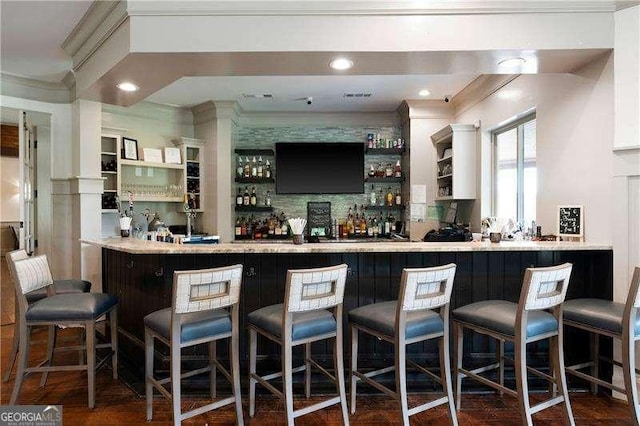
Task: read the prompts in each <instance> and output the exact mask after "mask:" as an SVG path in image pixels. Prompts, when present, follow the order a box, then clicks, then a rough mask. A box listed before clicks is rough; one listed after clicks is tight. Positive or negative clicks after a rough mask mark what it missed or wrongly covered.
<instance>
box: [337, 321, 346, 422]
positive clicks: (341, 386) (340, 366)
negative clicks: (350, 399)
mask: <svg viewBox="0 0 640 426" xmlns="http://www.w3.org/2000/svg"><path fill="white" fill-rule="evenodd" d="M333 361H334V369H335V375H336V387H337V388H338V389H337V390H338V395H340V409H341V411H342V423H343V424H344V425H349V411H348V408H347V392H346V390H345V382H344V348H343V345H342V333H341V331H338V333H337V334H336V339H335V342H334V344H333Z"/></svg>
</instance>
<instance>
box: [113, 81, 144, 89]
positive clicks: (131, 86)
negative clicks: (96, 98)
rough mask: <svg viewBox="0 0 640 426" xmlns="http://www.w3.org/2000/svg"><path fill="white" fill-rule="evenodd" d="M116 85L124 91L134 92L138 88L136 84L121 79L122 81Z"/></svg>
mask: <svg viewBox="0 0 640 426" xmlns="http://www.w3.org/2000/svg"><path fill="white" fill-rule="evenodd" d="M117 87H118V89H120V90H123V91H125V92H135V91H136V90H138V89H139V87H138V86H136V85H135V84H133V83H130V82H128V81H123V82H122V83H120V84H118V86H117Z"/></svg>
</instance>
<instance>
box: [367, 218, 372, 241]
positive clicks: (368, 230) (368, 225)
mask: <svg viewBox="0 0 640 426" xmlns="http://www.w3.org/2000/svg"><path fill="white" fill-rule="evenodd" d="M367 237H373V220H372V219H371V216H369V220H368V221H367Z"/></svg>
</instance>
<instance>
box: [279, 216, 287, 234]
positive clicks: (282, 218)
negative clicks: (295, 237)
mask: <svg viewBox="0 0 640 426" xmlns="http://www.w3.org/2000/svg"><path fill="white" fill-rule="evenodd" d="M280 230H281V233H282V235H288V234H289V224H288V223H287V217H286V216H285V215H284V212H281V213H280Z"/></svg>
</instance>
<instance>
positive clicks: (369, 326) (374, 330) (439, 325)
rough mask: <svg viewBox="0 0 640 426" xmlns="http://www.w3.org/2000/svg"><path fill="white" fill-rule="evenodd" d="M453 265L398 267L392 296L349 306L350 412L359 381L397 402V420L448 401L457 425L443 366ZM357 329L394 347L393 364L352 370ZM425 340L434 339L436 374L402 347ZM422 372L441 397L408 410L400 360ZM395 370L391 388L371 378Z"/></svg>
mask: <svg viewBox="0 0 640 426" xmlns="http://www.w3.org/2000/svg"><path fill="white" fill-rule="evenodd" d="M455 273H456V265H455V264H453V263H450V264H448V265H444V266H436V267H433V268H416V269H403V270H402V278H401V281H400V294H399V297H398V300H397V301H390V302H382V303H374V304H372V305H367V306H361V307H359V308H356V309H353V310H352V311H349V324H350V325H351V414H354V413H355V411H356V385H357V383H358V380H362V381H364V382H366V383H368V384H370V385H371V386H373V387H375V388H376V389H378V390H380V391H382V392H384V393H386V394H387V395H390V396H391V397H393V398H395V399H397V400H399V401H400V410H401V413H402V422H403V423H404V424H405V425H409V416H412V415H414V414H417V413H420V412H422V411H425V410H428V409H430V408H433V407H437V406H438V405H442V404H449V416H450V421H451V424H453V425H457V424H458V419H457V417H456V410H455V408H454V405H453V394H452V391H451V389H452V387H451V371H450V366H449V301H450V299H451V291H452V289H453V279H454V276H455ZM435 309H438V311H435ZM359 331H363V332H365V333H368V334H370V335H372V336H375V337H377V338H378V339H382V340H385V341H387V342H389V343H392V344H393V345H394V346H395V365H394V366H392V367H387V368H382V369H380V370H376V371H371V372H368V373H363V372H360V371H358V332H359ZM430 339H439V340H438V343H439V347H440V377H438V376H437V375H435V374H433V373H432V372H431V371H429V370H428V369H426V368H425V367H423V366H420V365H418V364H416V363H415V362H413V361H411V360H407V359H406V346H407V345H410V344H412V343H417V342H422V341H425V340H430ZM407 362H408V363H409V364H411V365H412V366H413V367H415V368H416V369H418V370H419V371H421V372H423V373H425V374H427V375H428V376H429V377H431V378H433V379H434V380H435V381H437V382H438V383H440V384H441V385H442V389H443V392H444V396H443V397H441V398H439V399H436V400H435V401H431V402H428V403H426V404H422V405H420V406H417V407H413V408H411V409H409V407H408V403H407V377H406V363H407ZM393 370H395V371H396V392H394V391H392V390H391V389H389V388H387V387H386V386H384V385H382V384H380V383H379V382H377V381H375V380H373V379H372V378H371V377H374V376H377V375H379V374H383V373H387V372H389V371H393Z"/></svg>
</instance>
